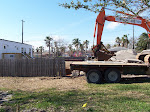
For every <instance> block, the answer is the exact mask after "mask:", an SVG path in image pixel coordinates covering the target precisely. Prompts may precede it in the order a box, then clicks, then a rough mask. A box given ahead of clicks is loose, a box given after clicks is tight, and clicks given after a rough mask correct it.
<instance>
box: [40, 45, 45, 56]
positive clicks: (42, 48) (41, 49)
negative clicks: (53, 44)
mask: <svg viewBox="0 0 150 112" xmlns="http://www.w3.org/2000/svg"><path fill="white" fill-rule="evenodd" d="M39 50H40V52H41V58H42V53H43V51H44V47H43V46H40V47H39Z"/></svg>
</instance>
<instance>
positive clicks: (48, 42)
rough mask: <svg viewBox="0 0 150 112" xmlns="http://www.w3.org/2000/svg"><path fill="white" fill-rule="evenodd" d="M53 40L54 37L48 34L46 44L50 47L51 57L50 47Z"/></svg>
mask: <svg viewBox="0 0 150 112" xmlns="http://www.w3.org/2000/svg"><path fill="white" fill-rule="evenodd" d="M52 40H53V38H51V37H50V36H47V37H46V38H45V40H44V41H45V44H46V46H47V47H49V57H50V51H51V50H50V48H51V41H52Z"/></svg>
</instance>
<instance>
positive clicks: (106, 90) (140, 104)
mask: <svg viewBox="0 0 150 112" xmlns="http://www.w3.org/2000/svg"><path fill="white" fill-rule="evenodd" d="M149 86H150V84H144V83H143V84H87V87H88V89H87V90H82V91H81V90H71V91H58V90H55V89H49V90H45V91H42V92H25V91H10V93H12V94H13V99H12V100H11V101H10V102H7V103H3V105H4V106H5V107H7V106H8V107H11V108H12V110H14V111H16V110H17V109H18V108H19V109H20V110H24V109H32V108H37V109H44V110H46V111H51V110H53V111H56V112H57V111H65V112H69V111H74V112H84V111H85V112H110V111H112V112H118V111H123V112H129V111H136V112H149V111H150V100H149V98H150V94H148V93H149V92H150V88H149ZM135 93H136V94H135ZM143 96H144V97H143ZM85 103H87V106H86V108H82V105H83V104H85ZM1 111H2V112H3V111H4V109H1V110H0V112H1Z"/></svg>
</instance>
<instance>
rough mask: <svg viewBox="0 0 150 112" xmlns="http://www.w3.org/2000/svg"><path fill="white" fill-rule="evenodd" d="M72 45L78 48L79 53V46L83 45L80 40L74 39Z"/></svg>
mask: <svg viewBox="0 0 150 112" xmlns="http://www.w3.org/2000/svg"><path fill="white" fill-rule="evenodd" d="M72 43H73V45H74V46H75V47H76V50H77V51H78V48H79V45H80V44H81V42H80V40H79V38H75V39H73V41H72Z"/></svg>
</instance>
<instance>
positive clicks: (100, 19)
mask: <svg viewBox="0 0 150 112" xmlns="http://www.w3.org/2000/svg"><path fill="white" fill-rule="evenodd" d="M116 12H118V13H122V14H124V15H127V16H128V17H116V16H106V15H105V8H102V9H101V11H100V13H99V14H98V16H97V18H96V23H95V30H94V37H95V36H96V31H97V45H96V46H94V47H93V52H94V54H96V52H98V51H99V50H103V48H102V46H103V45H102V42H101V37H102V33H103V28H104V23H105V20H107V21H112V22H119V23H124V24H131V25H137V26H140V27H143V28H144V29H146V30H147V32H148V36H149V38H150V21H148V20H146V19H144V18H142V17H140V16H138V17H134V16H133V15H131V14H127V13H124V12H121V11H116ZM105 51H107V52H108V50H107V49H105ZM95 56H96V55H95Z"/></svg>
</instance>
